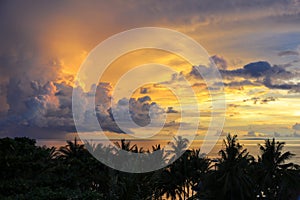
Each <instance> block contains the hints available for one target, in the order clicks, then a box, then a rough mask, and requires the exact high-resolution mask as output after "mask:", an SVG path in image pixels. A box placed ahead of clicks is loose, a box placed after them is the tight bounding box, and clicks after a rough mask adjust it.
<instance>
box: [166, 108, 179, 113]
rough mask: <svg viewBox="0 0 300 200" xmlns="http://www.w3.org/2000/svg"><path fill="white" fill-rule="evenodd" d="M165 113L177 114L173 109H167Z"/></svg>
mask: <svg viewBox="0 0 300 200" xmlns="http://www.w3.org/2000/svg"><path fill="white" fill-rule="evenodd" d="M166 113H178V111H177V110H174V108H173V107H168V109H167V112H166Z"/></svg>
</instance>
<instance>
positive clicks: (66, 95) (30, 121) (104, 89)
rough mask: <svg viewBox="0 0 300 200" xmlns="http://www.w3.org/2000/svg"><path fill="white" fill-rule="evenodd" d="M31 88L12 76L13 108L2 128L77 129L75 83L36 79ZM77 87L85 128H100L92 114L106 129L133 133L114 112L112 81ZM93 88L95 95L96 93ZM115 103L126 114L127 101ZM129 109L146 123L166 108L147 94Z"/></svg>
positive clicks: (138, 121)
mask: <svg viewBox="0 0 300 200" xmlns="http://www.w3.org/2000/svg"><path fill="white" fill-rule="evenodd" d="M29 88H30V89H29ZM29 88H28V87H27V86H25V85H24V84H22V82H21V81H18V80H17V79H10V81H9V84H8V92H7V97H6V98H7V103H8V105H9V111H8V112H7V113H6V114H5V116H4V117H3V118H2V119H1V121H0V127H1V128H0V132H2V133H3V132H7V130H10V131H18V132H19V131H20V130H22V127H23V128H24V129H28V130H29V129H30V131H33V132H35V131H34V129H39V130H42V129H45V130H52V131H57V132H75V126H74V121H73V114H72V91H73V87H71V86H69V85H67V84H65V83H56V82H52V81H48V82H47V83H45V84H42V83H40V82H39V81H32V82H31V84H29ZM76 89H77V90H78V91H79V92H78V95H79V96H78V97H75V98H83V99H84V101H82V104H81V105H80V107H79V108H78V109H80V110H83V111H84V112H83V113H84V114H83V116H79V123H80V126H83V127H82V128H84V130H86V131H96V130H98V127H94V126H93V124H91V122H92V121H93V120H92V119H90V117H97V119H98V121H99V123H100V125H101V128H102V129H103V130H104V131H110V132H115V133H131V131H130V130H129V129H128V130H127V129H126V130H121V129H120V128H119V127H118V125H117V124H116V122H115V119H114V116H113V113H112V112H111V111H112V110H111V107H112V106H113V105H112V96H111V90H112V87H111V85H110V84H109V83H103V82H101V83H99V84H98V85H97V86H96V85H93V86H92V88H91V90H90V91H89V92H84V91H83V90H82V89H81V88H76ZM93 92H95V96H93V95H92V94H93ZM93 101H95V106H96V108H94V107H93V106H92V105H93V104H92V102H93ZM115 106H116V107H117V111H118V112H117V116H124V115H125V114H126V109H127V110H128V107H126V104H124V99H121V100H119V102H118V103H117V104H116V105H115ZM122 112H123V113H122ZM129 112H130V116H131V117H132V119H133V121H134V122H135V123H136V124H138V125H139V126H145V125H147V124H149V123H150V121H151V119H152V118H153V119H155V118H156V117H157V116H159V115H160V114H161V113H163V112H164V111H163V109H161V108H160V107H159V106H158V105H157V104H156V103H155V102H152V101H151V98H150V97H149V96H144V97H141V98H138V99H134V98H131V99H130V100H129ZM94 113H95V114H94ZM121 113H122V114H121ZM11 134H14V133H13V132H12V133H11ZM41 137H42V136H41ZM57 137H59V135H57Z"/></svg>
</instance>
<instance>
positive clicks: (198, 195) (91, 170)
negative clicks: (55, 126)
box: [0, 135, 300, 200]
mask: <svg viewBox="0 0 300 200" xmlns="http://www.w3.org/2000/svg"><path fill="white" fill-rule="evenodd" d="M187 142H188V141H186V140H185V139H183V138H177V139H176V142H175V143H174V144H172V148H173V150H174V151H181V150H182V148H184V147H185V146H186V143H187ZM117 146H119V147H120V148H121V149H124V150H127V151H131V152H138V153H151V152H153V151H155V150H158V149H160V148H161V147H160V145H156V146H153V149H152V151H145V150H143V149H141V148H138V147H137V146H136V145H131V144H130V142H127V141H125V140H122V141H121V142H119V143H118V145H117ZM283 147H284V143H282V142H276V141H275V140H274V139H272V140H266V141H265V144H264V145H261V146H260V147H259V148H260V151H261V154H260V155H259V156H258V158H254V157H253V156H251V155H250V154H249V153H248V152H247V150H246V149H244V148H243V146H242V145H240V144H239V143H238V141H237V137H236V136H231V135H228V136H227V137H226V139H225V140H224V149H222V150H221V151H220V157H219V158H218V159H217V160H211V159H209V158H207V157H201V156H200V155H199V152H200V151H199V149H197V150H196V149H193V150H188V151H186V152H185V153H184V154H183V155H182V156H181V157H180V158H179V159H177V160H176V161H175V162H174V163H173V164H171V165H169V166H167V167H165V168H162V169H160V170H157V171H154V172H149V173H144V174H130V173H124V172H120V171H116V170H113V169H111V168H109V167H107V166H105V165H103V164H102V163H100V162H99V161H97V160H96V159H95V158H94V157H93V156H91V155H90V154H89V152H88V151H87V150H86V149H85V148H84V146H83V145H81V144H79V143H78V141H77V140H76V139H75V140H74V141H73V142H71V141H68V142H67V144H66V146H64V147H61V148H59V149H55V148H47V147H39V146H36V142H35V140H33V139H29V138H14V139H11V138H3V139H0V177H1V179H0V199H113V200H118V199H122V200H123V199H124V200H126V199H128V200H129V199H157V200H162V199H166V198H168V199H241V200H242V199H247V200H251V199H268V200H273V199H274V200H277V199H278V200H279V199H284V200H288V199H291V200H292V199H297V197H298V196H299V195H300V168H299V166H298V165H296V164H293V163H287V160H288V159H290V158H291V157H292V156H293V154H292V153H290V152H283ZM88 148H89V147H88ZM94 148H98V149H101V150H103V151H104V150H106V149H104V148H105V147H103V146H98V147H94ZM162 159H164V156H163V155H162Z"/></svg>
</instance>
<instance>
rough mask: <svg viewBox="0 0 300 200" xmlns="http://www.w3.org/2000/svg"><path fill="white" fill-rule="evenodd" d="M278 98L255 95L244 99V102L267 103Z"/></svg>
mask: <svg viewBox="0 0 300 200" xmlns="http://www.w3.org/2000/svg"><path fill="white" fill-rule="evenodd" d="M276 100H277V98H275V97H272V96H270V97H265V98H260V97H253V98H251V99H244V100H243V102H247V101H253V104H257V103H260V104H267V103H269V102H272V101H276Z"/></svg>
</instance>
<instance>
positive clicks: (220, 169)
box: [206, 134, 255, 199]
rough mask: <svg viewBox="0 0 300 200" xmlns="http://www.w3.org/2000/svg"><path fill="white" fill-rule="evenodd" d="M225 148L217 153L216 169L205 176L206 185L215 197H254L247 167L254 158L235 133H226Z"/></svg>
mask: <svg viewBox="0 0 300 200" xmlns="http://www.w3.org/2000/svg"><path fill="white" fill-rule="evenodd" d="M223 143H224V145H225V149H222V150H221V151H220V152H219V154H220V155H221V158H220V159H219V162H218V163H217V164H216V167H217V171H215V172H214V173H212V174H210V176H208V177H206V178H207V180H206V187H208V189H209V190H211V191H213V192H212V194H214V196H215V198H216V199H254V198H255V196H254V189H253V188H254V187H253V182H252V180H251V177H250V175H249V171H248V168H249V166H250V164H251V163H252V162H253V160H254V158H253V157H252V156H250V155H249V153H248V152H247V149H243V147H242V145H240V144H239V143H238V141H237V135H234V136H231V135H230V134H228V136H227V137H226V140H223Z"/></svg>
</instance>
